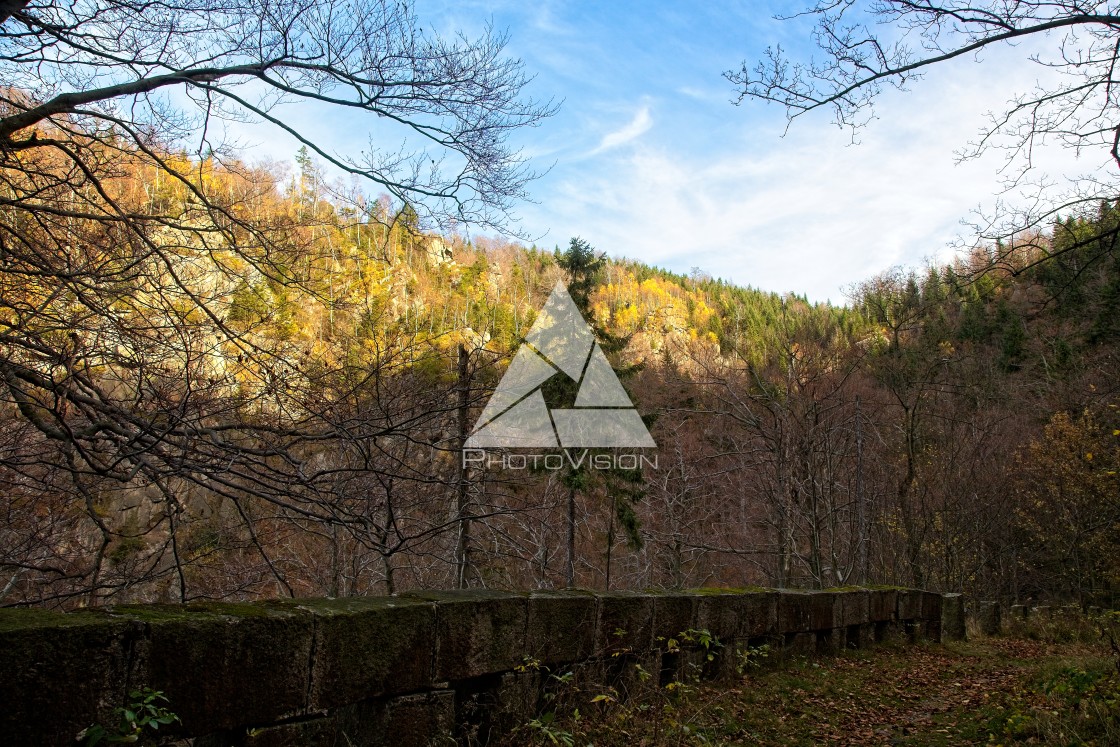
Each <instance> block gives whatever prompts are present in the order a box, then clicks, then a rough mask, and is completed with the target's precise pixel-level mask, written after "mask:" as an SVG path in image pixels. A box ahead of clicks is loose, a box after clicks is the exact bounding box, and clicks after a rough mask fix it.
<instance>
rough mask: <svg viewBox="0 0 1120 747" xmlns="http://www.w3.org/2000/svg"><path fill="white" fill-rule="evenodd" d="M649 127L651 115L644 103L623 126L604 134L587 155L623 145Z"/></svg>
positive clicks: (651, 121)
mask: <svg viewBox="0 0 1120 747" xmlns="http://www.w3.org/2000/svg"><path fill="white" fill-rule="evenodd" d="M651 127H653V117H651V116H650V114H649V105H648V104H644V105H643V106H642V107H641V108H640V109H638V111H637V112H636V113H635V114H634V118H633V119H631V120H630V121H629V122H627V123H626V125H625V126H623V127H621V128H620V129H617V130H615V131H613V132H608V133H607V134H606V135H604V136H603V139H602V140H600V141H599V145H597V146H596V147H595V150H593V151H591V153H590V154H589V155H597V154H599V153H604V152H606V151H608V150H611V149H613V148H617V147H618V146H620V145H625V144H626V143H629V142H630V141H632V140H636V139H638V138H639V137H641V136H642V135H644V134H645V133H646V132H648V131H649V128H651Z"/></svg>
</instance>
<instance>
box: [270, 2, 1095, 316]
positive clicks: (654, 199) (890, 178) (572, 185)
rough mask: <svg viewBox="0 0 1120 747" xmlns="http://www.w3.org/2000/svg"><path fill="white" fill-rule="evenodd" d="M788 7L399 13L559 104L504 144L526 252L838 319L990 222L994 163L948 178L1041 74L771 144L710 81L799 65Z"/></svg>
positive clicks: (990, 58) (462, 8) (893, 95)
mask: <svg viewBox="0 0 1120 747" xmlns="http://www.w3.org/2000/svg"><path fill="white" fill-rule="evenodd" d="M797 7H799V6H798V5H797V4H794V3H788V2H786V3H779V2H772V3H766V2H732V1H728V0H712V1H711V2H707V3H687V4H686V3H677V2H669V1H648V2H642V3H636V2H606V1H600V2H593V1H591V0H586V1H580V0H572V1H566V0H537V1H536V2H533V3H527V2H520V1H509V2H507V1H505V0H417V2H416V9H417V13H418V15H419V17H420V19H421V25H422V26H424V27H425V29H426V30H427V29H428V28H431V29H434V30H436V31H437V32H439V33H453V32H454V31H456V30H459V31H463V32H465V33H466V34H467V35H468V36H470V35H474V34H478V33H480V32H481V31H482V30H483V29H484V27H485V25H486V24H487V23H491V24H493V26H494V27H496V28H497V29H498V30H505V31H507V32H508V34H509V46H508V51H509V53H510V55H512V56H515V57H518V58H520V59H521V60H522V61H523V63H524V68H525V71H526V72H527V73H528V74H530V75H532V76H534V79H533V81H532V83H531V84H530V85H529V87H528V89H527V93H528V94H529V95H530V96H532V97H534V98H537V99H544V100H548V99H554V100H555V101H557V102H558V103H559V104H560V108H559V111H558V113H557V114H556V115H555V116H553V117H551V118H549V119H548V120H546V121H545V122H544V123H543V124H542V125H541V126H539V127H537V128H534V129H531V130H526V131H524V132H520V133H518V134H517V135H516V136H515V142H516V144H517V145H519V146H520V147H521V148H522V149H523V152H524V154H525V155H527V156H529V157H530V159H531V161H530V165H531V166H532V167H533V168H535V169H537V170H542V171H546V172H547V173H545V174H544V175H543V176H542V177H540V178H539V179H538V180H536V181H535V182H533V183H532V184H530V185H529V192H530V195H531V198H532V202H527V203H524V204H522V205H520V206H518V208H517V211H516V212H517V214H518V215H519V217H520V222H519V223H518V224H516V228H517V230H518V231H519V232H521V233H522V234H524V235H526V236H527V237H528V239H529V241H527V242H526V243H536V244H537V245H538V246H544V247H547V248H552V247H553V246H560V247H566V246H567V244H568V241H569V239H570V238H571V237H573V236H579V237H581V238H583V239H584V240H586V241H588V242H590V243H591V244H592V245H593V246H594V247H595V248H596V249H598V250H600V251H605V252H607V253H608V254H610V255H612V256H615V257H628V258H632V259H637V260H641V261H643V262H646V263H649V264H653V265H657V266H660V267H663V268H666V269H669V270H673V271H675V272H681V273H688V272H690V271H692V270H693V269H694V268H698V269H700V270H702V271H704V272H706V273H709V274H710V275H712V276H714V277H720V278H724V279H726V280H729V281H731V282H734V283H736V284H739V285H749V286H752V287H755V288H760V289H763V290H768V291H776V292H781V293H785V292H794V293H797V294H802V295H805V296H807V297H808V298H809V299H810V300H812V301H831V302H834V303H843V302H844V301H845V300H846V294H845V292H846V290H847V289H849V288H851V286H852V285H853V284H855V283H857V282H859V281H860V280H864V279H867V278H869V277H871V276H872V275H874V274H876V273H879V272H882V271H885V270H888V269H890V268H892V267H895V266H903V267H918V266H921V265H922V264H923V263H925V262H927V261H938V262H942V261H947V260H949V259H951V258H952V256H953V248H952V247H953V246H954V245H956V244H959V243H960V242H963V243H965V244H968V243H970V242H971V239H972V237H971V236H970V235H969V232H968V229H967V227H966V226H965V225H962V220H966V219H968V218H969V217H970V215H971V214H972V213H973V211H976V210H990V209H991V208H992V207H993V206H994V205H995V204H996V196H997V194H998V193H999V192H1000V191H1001V176H1000V169H1001V167H1002V166H1003V165H1004V162H1003V160H1002V158H1001V156H1000V155H999V154H998V153H991V154H988V155H987V156H985V157H983V158H980V159H977V160H973V161H968V162H965V163H960V164H958V163H957V157H956V153H957V152H958V151H960V150H961V149H962V148H964V147H966V146H967V144H968V142H969V141H970V139H972V138H974V137H975V135H976V133H977V132H978V130H979V129H980V127H981V126H982V125H983V124H984V121H985V120H984V115H985V113H986V112H988V111H991V110H993V109H997V110H998V109H1000V108H1001V107H1002V105H1003V104H1004V103H1006V101H1007V100H1008V99H1009V98H1010V97H1011V96H1012V95H1013V94H1015V93H1016V92H1025V91H1027V90H1029V89H1030V88H1031V87H1032V86H1033V85H1034V84H1035V82H1036V80H1037V79H1038V77H1039V75H1043V74H1045V71H1043V70H1041V69H1040V68H1039V66H1037V65H1034V64H1032V63H1030V62H1028V61H1026V60H1027V55H1028V54H1029V52H1030V51H1031V50H1030V49H1028V48H1026V47H1017V48H1010V49H1005V50H999V51H994V52H986V53H985V54H984V56H983V59H982V62H981V64H977V63H976V61H975V60H972V59H966V60H959V61H954V62H953V63H950V64H947V65H945V66H943V67H940V68H935V69H932V70H931V72H930V74H929V75H928V76H927V77H926V78H925V79H923V80H921V81H918V82H916V83H914V84H913V85H912V86H911V88H910V91H908V92H895V91H891V92H888V93H887V94H886V95H884V96H883V98H882V99H881V100H880V102H879V105H878V106H877V116H878V119H877V120H876V121H874V122H872V123H871V124H870V125H869V126H868V127H867V128H866V129H864V130H863V131H861V133H860V134H859V142H858V144H855V145H853V144H852V143H851V134H850V133H849V132H846V131H843V130H841V129H839V128H837V127H836V125H835V124H833V122H832V121H831V119H830V118H829V116H828V113H827V112H823V111H821V112H815V113H811V114H809V115H806V116H805V117H802V118H800V119H798V120H797V121H795V122H794V123H793V125H792V126H791V127H790V128H789V129H788V131H787V130H786V121H785V115H784V111H783V110H782V109H780V108H779V107H776V106H772V105H771V106H767V105H764V104H762V103H757V102H746V103H744V104H742V105H740V106H736V105H734V104H733V103H732V102H733V99H734V97H735V91H734V89H733V87H732V86H731V84H730V83H728V82H727V81H726V80H725V79H724V78H723V76H722V73H723V72H724V71H725V70H729V69H737V68H738V67H739V66H740V65H741V64H742V62H743V61H744V60H750V61H753V60H756V59H758V58H759V57H760V55H761V54H762V53H763V51H764V50H765V49H766V48H767V47H768V46H772V45H778V44H780V45H781V46H782V47H783V48H784V49H786V50H787V51H788V52H790V53H791V55H792V56H795V57H802V58H807V57H808V56H809V55H811V54H812V52H813V49H812V46H811V37H810V32H811V28H810V26H809V25H808V24H807V23H805V22H802V21H799V20H794V21H778V20H775V19H774V18H773V16H774V14H775V13H779V12H789V11H790V10H794V9H796V8H797ZM1051 43H1052V44H1055V43H1056V40H1051ZM316 127H317V130H318V131H319V132H322V133H323V135H324V136H326V137H330V138H332V141H333V142H337V143H338V144H339V145H340V146H341V147H343V149H345V146H346V145H347V143H348V140H353V139H355V138H357V137H358V136H359V135H360V134H361V133H356V132H354V129H353V127H352V126H350V125H348V124H346V123H345V122H339V121H330V120H327V121H322V122H319V123H317V124H316ZM357 146H358V147H362V143H357ZM1036 156H1037V158H1036V163H1037V164H1038V165H1039V166H1040V167H1041V168H1042V169H1043V170H1044V171H1045V172H1046V173H1048V174H1050V175H1051V176H1053V177H1056V178H1058V177H1061V176H1062V175H1070V176H1073V175H1078V174H1083V173H1088V172H1091V171H1093V170H1095V169H1097V168H1099V165H1100V164H1099V163H1098V162H1086V161H1084V160H1083V161H1080V162H1078V161H1076V160H1074V158H1073V156H1072V154H1070V153H1068V152H1066V151H1062V150H1060V149H1053V150H1047V149H1043V150H1040V151H1039V152H1038V153H1037V154H1036ZM286 157H287V158H288V159H290V158H291V155H290V154H288V155H287V156H286ZM1003 199H1005V200H1007V199H1010V200H1012V201H1014V199H1015V198H1014V195H1010V196H1008V195H1004V196H1003Z"/></svg>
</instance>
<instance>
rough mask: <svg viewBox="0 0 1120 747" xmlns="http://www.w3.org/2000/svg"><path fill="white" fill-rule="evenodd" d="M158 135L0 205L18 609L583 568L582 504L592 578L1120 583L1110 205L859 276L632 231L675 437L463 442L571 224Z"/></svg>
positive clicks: (592, 282) (660, 386)
mask: <svg viewBox="0 0 1120 747" xmlns="http://www.w3.org/2000/svg"><path fill="white" fill-rule="evenodd" d="M44 136H57V137H62V135H61V134H58V133H55V134H54V135H51V133H44ZM86 147H89V148H90V149H91V151H94V152H97V151H98V149H99V148H104V147H105V146H103V145H98V144H96V143H94V144H87V145H86ZM103 156H104V157H105V158H106V161H105V163H106V164H108V163H109V161H108V158H109V154H108V153H104V154H103ZM159 158H160V159H162V160H164V161H168V162H174V166H173V169H172V171H171V173H176V174H189V175H190V177H189V178H180V179H171V178H168V171H166V170H164V169H152V168H149V167H148V165H147V163H148V162H147V160H146V159H144V158H136V159H132V160H130V159H128V158H122V157H121V153H120V152H115V153H113V154H112V164H113V166H112V168H111V169H109V168H108V167H107V166H106V171H105V173H102V174H100V175H99V178H98V179H97V180H96V182H95V183H93V184H86V185H85V186H82V187H81V188H79V189H74V188H73V185H72V184H69V183H68V182H67V180H66V179H65V178H59V172H58V170H59V169H63V168H64V167H65V164H64V163H61V162H58V161H51V160H50V158H49V157H39V156H36V155H30V156H28V157H27V158H26V159H25V160H24V161H23V162H22V163H21V166H22V168H21V169H20V170H19V171H18V172H17V171H16V170H11V169H10V170H8V171H6V172H5V184H4V188H5V189H6V190H9V193H10V194H17V195H21V196H23V197H25V198H26V197H27V196H28V195H35V198H36V199H41V198H42V197H43V195H44V194H46V195H47V196H48V197H49V198H50V199H51V200H53V203H52V204H53V205H55V206H57V208H56V209H52V211H48V212H42V211H41V212H38V213H34V214H32V213H27V212H23V211H20V210H17V209H14V208H5V209H4V212H3V213H0V236H2V239H3V241H2V248H3V258H2V264H0V289H2V290H0V334H2V341H3V347H2V352H0V370H2V373H3V376H4V384H3V399H4V400H5V403H4V407H3V411H2V415H0V417H2V419H3V422H2V423H0V437H2V438H3V444H2V445H0V480H2V483H3V489H2V490H0V522H2V523H0V572H2V577H0V604H4V605H12V604H25V603H45V604H50V605H62V606H66V607H73V606H79V605H96V604H105V603H109V602H123V601H131V600H189V599H198V598H237V599H241V598H257V597H267V596H275V595H287V594H294V595H300V596H303V595H331V596H344V595H354V594H378V593H394V592H399V591H402V590H406V589H411V588H420V587H429V588H431V587H438V588H446V587H453V586H487V587H499V588H550V587H556V586H563V585H564V584H565V583H566V581H567V579H566V568H565V566H566V560H567V542H568V538H567V530H566V522H567V521H568V518H567V517H568V511H569V500H571V501H572V502H573V506H574V509H575V526H576V534H575V549H576V552H575V556H574V564H573V565H574V568H573V573H574V581H575V584H576V585H578V586H581V587H594V588H601V587H603V586H605V585H607V584H608V583H609V584H610V586H612V587H615V588H647V587H689V586H699V585H705V584H707V585H725V586H746V585H752V584H759V585H771V586H805V587H833V586H842V585H846V584H853V583H901V584H907V585H913V586H919V587H926V588H932V589H939V590H946V591H950V590H965V591H968V592H970V593H976V594H982V595H1001V596H1007V597H1012V598H1025V597H1033V598H1039V597H1049V596H1056V597H1062V598H1068V597H1071V596H1077V595H1085V594H1089V593H1092V592H1097V591H1109V590H1113V589H1115V588H1116V585H1117V584H1120V561H1117V558H1118V557H1120V547H1118V545H1120V540H1118V536H1120V535H1118V531H1117V530H1118V529H1120V482H1118V479H1120V478H1118V477H1117V474H1116V473H1117V470H1118V469H1120V414H1118V413H1117V404H1120V402H1118V399H1117V384H1116V382H1117V376H1116V371H1117V353H1118V351H1120V316H1118V311H1120V252H1118V251H1117V247H1116V246H1115V240H1116V229H1115V227H1116V226H1117V225H1120V210H1118V209H1117V208H1116V207H1114V206H1113V205H1110V204H1102V205H1100V206H1099V209H1097V210H1096V211H1094V212H1093V213H1092V214H1090V215H1082V216H1071V217H1069V218H1068V219H1064V220H1061V221H1060V222H1058V223H1057V224H1055V225H1054V226H1053V227H1052V228H1051V229H1050V230H1048V231H1044V232H1039V233H1037V234H1035V235H1030V236H1022V237H1020V241H1019V242H1018V243H1017V244H1016V245H1015V246H1013V247H1005V246H993V247H990V248H989V249H988V250H987V251H978V252H977V253H975V254H974V255H973V256H971V257H969V258H967V259H964V260H961V261H959V262H957V263H956V264H954V265H953V266H950V267H936V268H921V269H913V270H897V271H894V272H891V273H888V274H885V275H882V276H879V277H875V278H872V279H869V280H867V281H866V282H864V283H863V284H861V285H860V286H859V287H858V288H855V289H853V291H852V297H851V302H850V305H848V306H845V307H832V306H828V305H823V304H810V303H808V302H806V300H805V299H803V298H799V297H797V296H794V295H787V296H779V295H776V294H773V293H763V292H759V291H754V290H750V289H744V288H739V287H735V286H732V285H729V284H727V283H725V282H721V281H719V280H714V279H712V278H710V277H707V276H706V275H705V274H704V273H703V272H702V271H700V270H696V271H694V272H693V273H691V274H690V275H689V276H688V277H684V276H680V275H674V274H672V273H668V272H664V271H661V270H658V269H656V268H652V267H648V266H646V265H643V264H641V263H639V262H634V261H629V260H616V259H607V260H606V261H605V262H603V263H601V264H596V266H595V267H594V268H593V270H591V271H588V273H587V275H586V278H585V279H586V280H587V282H588V288H589V293H588V296H587V306H588V311H589V316H590V317H591V318H590V319H589V321H591V322H592V323H593V325H594V327H595V328H596V330H597V333H598V335H599V336H600V339H601V340H603V342H604V349H606V350H607V351H608V355H609V356H610V358H611V359H612V364H613V365H614V368H615V369H616V371H619V372H620V374H621V375H622V379H623V381H624V384H625V386H626V388H627V390H628V392H629V394H630V395H631V397H632V399H633V401H634V403H635V405H636V406H637V408H638V410H639V412H640V413H641V414H642V415H643V417H644V419H645V420H646V422H647V423H648V424H649V425H650V430H651V433H652V435H653V437H654V439H655V440H656V442H657V444H658V448H657V450H656V456H657V469H649V468H646V469H644V470H642V471H641V472H640V473H629V474H621V473H620V471H619V470H611V471H605V472H604V471H596V470H588V469H582V470H581V469H567V470H562V471H550V470H544V469H539V470H509V469H502V468H501V467H500V466H496V465H491V466H470V467H468V468H465V469H464V468H463V467H462V466H461V465H462V461H461V459H460V447H461V444H462V442H463V439H464V438H465V437H466V435H467V433H468V432H469V430H470V428H471V426H472V425H473V423H474V421H475V419H476V418H477V417H478V414H479V413H480V412H481V409H482V406H483V405H484V404H485V403H486V401H487V399H488V397H489V396H490V394H491V392H492V391H493V388H494V387H495V386H496V384H497V382H498V380H499V378H500V376H501V374H502V372H503V371H504V370H505V367H506V366H507V365H508V363H509V361H510V359H511V358H512V356H513V354H514V352H515V351H516V349H517V348H518V346H519V345H520V342H521V340H522V338H523V335H524V334H525V333H526V332H527V331H528V329H529V327H530V326H531V325H532V322H533V320H534V318H535V315H536V313H537V310H538V309H539V308H540V306H541V305H542V304H543V302H544V300H545V298H546V297H547V296H548V294H549V292H550V291H551V289H552V287H553V286H554V284H555V283H556V281H557V280H565V281H566V280H569V279H571V277H570V275H571V271H572V268H573V264H572V260H573V255H572V253H573V251H575V249H576V247H577V245H578V242H573V245H572V246H571V247H569V246H566V245H565V246H560V247H551V248H541V247H536V246H531V247H525V246H523V245H521V244H518V243H510V242H507V241H504V240H497V239H490V238H483V237H478V236H472V237H468V236H466V235H465V234H463V233H461V232H458V231H456V230H446V231H444V232H442V233H439V234H437V233H432V232H426V231H424V230H422V228H421V220H420V217H419V216H418V215H417V213H416V212H415V211H414V210H413V209H412V208H411V207H410V206H409V205H408V204H407V203H402V202H400V201H399V200H396V199H391V198H389V197H386V196H381V197H380V198H377V199H373V198H369V197H366V196H364V195H363V194H361V193H360V192H359V191H358V190H357V189H356V188H351V187H348V186H347V185H345V184H337V183H331V182H328V180H326V179H324V177H323V176H322V174H321V173H320V171H319V168H318V166H317V164H316V162H315V161H314V159H312V158H311V157H310V156H309V155H308V153H307V151H306V150H304V151H301V152H300V153H299V154H298V155H297V159H296V167H295V169H294V170H288V169H285V168H281V167H277V166H271V167H261V166H249V165H246V164H244V163H238V162H234V161H230V160H221V161H219V160H217V159H212V158H211V159H203V160H199V159H197V158H192V157H190V156H187V155H185V154H175V153H172V152H168V153H164V154H162V155H160V156H159ZM35 159H38V160H35ZM88 190H93V191H88ZM104 204H112V205H114V206H115V209H116V210H119V211H122V212H127V213H131V214H135V215H144V216H152V217H150V218H146V219H144V220H142V221H140V223H139V225H140V227H139V228H138V229H137V228H135V227H133V228H130V229H129V230H122V229H121V228H120V227H119V226H118V225H117V223H115V222H114V221H113V220H108V219H105V214H104V213H98V215H97V216H95V217H96V219H95V218H92V217H90V216H89V213H90V212H91V211H93V212H96V210H95V208H98V206H101V205H104ZM1086 236H1089V237H1092V239H1091V240H1088V241H1086V240H1084V237H1086ZM1101 237H1104V238H1101ZM584 246H585V245H584ZM597 249H598V250H606V251H609V250H611V249H612V247H597ZM1044 258H1048V259H1047V261H1044V262H1042V261H1040V260H1042V259H1044ZM997 259H998V260H999V261H998V262H997V261H996V260H997Z"/></svg>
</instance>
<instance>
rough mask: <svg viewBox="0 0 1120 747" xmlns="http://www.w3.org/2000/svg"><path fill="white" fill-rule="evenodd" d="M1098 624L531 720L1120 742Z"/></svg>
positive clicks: (713, 736)
mask: <svg viewBox="0 0 1120 747" xmlns="http://www.w3.org/2000/svg"><path fill="white" fill-rule="evenodd" d="M1023 632H1024V631H1020V633H1023ZM1028 632H1030V631H1028ZM1043 632H1044V633H1045V631H1043ZM1093 632H1094V631H1090V630H1083V631H1081V635H1070V634H1068V633H1066V634H1062V635H1057V636H1053V635H1050V636H1048V635H1045V634H1044V635H1041V636H1040V635H1038V634H1037V631H1033V632H1030V635H1029V636H1028V635H1016V636H1006V637H1005V636H1000V637H991V638H987V637H980V636H976V637H973V638H972V639H971V640H970V641H968V642H961V643H944V644H928V643H927V644H918V645H904V644H888V645H882V646H878V647H873V648H869V649H862V650H854V651H846V652H844V653H842V654H840V655H838V656H834V657H824V658H817V657H811V658H795V659H793V660H787V661H785V662H782V663H781V664H779V665H777V666H766V665H765V662H764V666H761V667H757V668H755V669H754V671H753V672H748V674H746V675H745V676H743V677H741V678H737V679H736V680H734V681H733V682H730V683H729V682H726V681H724V682H720V683H692V684H678V685H676V686H675V687H671V688H669V689H662V690H659V691H658V693H657V694H656V695H655V696H653V698H650V699H645V700H644V702H641V703H638V704H635V705H622V704H620V703H616V702H615V701H614V700H613V699H611V698H610V697H606V696H600V699H599V701H598V702H597V703H595V704H593V705H592V707H591V709H589V710H590V711H591V712H585V713H583V714H578V713H577V714H575V718H572V717H571V716H568V717H566V718H564V719H559V718H558V719H555V720H554V721H549V722H546V723H543V724H542V723H539V722H538V723H537V724H536V725H535V727H534V728H530V729H529V730H528V731H530V732H534V731H535V732H537V733H536V734H534V737H539V738H540V739H539V743H542V744H556V745H576V746H580V745H600V746H603V745H624V744H625V745H649V746H651V747H653V746H654V745H699V744H709V745H739V744H742V745H923V746H924V745H974V744H991V745H1011V744H1039V745H1063V746H1065V745H1101V746H1102V747H1104V746H1105V745H1120V660H1118V658H1117V657H1118V654H1117V653H1115V652H1114V651H1112V650H1111V648H1110V645H1109V643H1108V641H1107V639H1105V640H1102V639H1101V638H1100V635H1099V630H1098V631H1096V635H1095V636H1094V635H1092V633H1093ZM748 668H750V667H748Z"/></svg>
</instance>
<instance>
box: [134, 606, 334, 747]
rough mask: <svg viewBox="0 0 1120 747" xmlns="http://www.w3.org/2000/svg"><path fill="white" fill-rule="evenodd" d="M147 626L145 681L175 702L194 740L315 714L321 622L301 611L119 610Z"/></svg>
mask: <svg viewBox="0 0 1120 747" xmlns="http://www.w3.org/2000/svg"><path fill="white" fill-rule="evenodd" d="M114 613H115V614H120V615H125V616H127V617H128V618H131V619H133V620H136V621H140V622H143V623H144V624H145V625H146V628H147V630H146V636H145V638H144V639H142V640H141V641H139V642H138V643H137V646H136V649H135V653H136V659H135V665H134V666H135V669H136V675H135V676H136V677H137V681H136V683H135V684H137V685H139V684H143V685H147V686H149V687H151V688H152V689H153V690H161V691H163V693H164V695H166V696H167V699H168V701H169V704H168V706H167V708H168V709H169V710H171V711H173V712H174V713H176V714H177V715H178V716H179V718H180V719H181V720H182V728H183V730H184V731H185V732H186V733H188V734H209V733H211V732H215V731H220V730H223V729H233V728H236V727H238V726H242V725H244V724H267V723H270V722H274V721H279V720H281V719H284V718H286V717H289V716H292V715H296V714H300V713H303V712H304V711H305V710H306V709H307V705H308V703H307V691H308V687H307V684H308V682H309V680H310V672H311V670H310V666H311V647H312V638H313V628H314V626H313V618H312V616H311V615H310V614H309V613H308V612H307V611H306V610H303V609H300V608H298V607H295V606H288V607H283V606H274V605H263V604H230V603H217V602H207V603H202V604H194V603H192V604H186V605H144V606H135V607H117V608H115V610H114Z"/></svg>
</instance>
